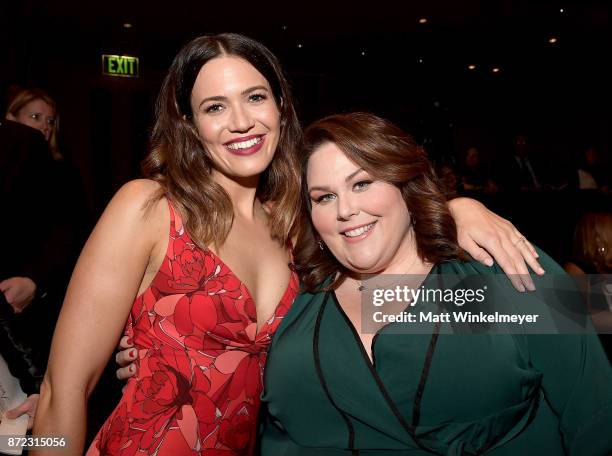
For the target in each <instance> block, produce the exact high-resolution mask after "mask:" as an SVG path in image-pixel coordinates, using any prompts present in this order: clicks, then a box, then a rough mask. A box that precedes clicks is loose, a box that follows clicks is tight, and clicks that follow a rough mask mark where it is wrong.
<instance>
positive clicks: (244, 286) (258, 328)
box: [205, 247, 295, 339]
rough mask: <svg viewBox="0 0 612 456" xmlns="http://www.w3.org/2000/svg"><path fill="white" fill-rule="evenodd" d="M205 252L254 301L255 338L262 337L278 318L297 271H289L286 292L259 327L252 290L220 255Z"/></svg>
mask: <svg viewBox="0 0 612 456" xmlns="http://www.w3.org/2000/svg"><path fill="white" fill-rule="evenodd" d="M205 251H206V252H208V253H210V254H211V255H212V256H213V257H214V258H216V259H217V261H218V262H219V264H220V265H222V267H225V268H226V269H227V271H228V273H229V274H231V275H232V276H233V277H234V278H235V279H236V280H237V281H238V282H239V283H240V288H241V289H243V290H244V291H245V292H246V294H247V295H248V297H249V298H250V299H251V300H252V301H253V305H254V306H255V322H254V323H255V336H254V339H257V337H258V336H260V334H261V332H262V329H263V328H264V327H265V326H266V325H267V324H268V322H269V321H270V320H272V319H273V318H274V317H275V316H276V311H277V310H278V308H279V306H280V305H281V304H282V303H283V302H284V301H285V299H286V298H287V294H288V293H289V291H290V290H291V285H292V282H293V281H294V275H295V271H292V270H291V269H289V281H288V282H287V286H286V287H285V291H284V292H283V294H282V295H281V297H280V300H279V301H278V303H276V306H274V310H273V311H272V314H271V315H270V316H268V317H267V318H266V319H264V321H263V322H262V324H261V326H259V321H258V320H257V302H256V301H255V299H254V298H253V295H252V294H251V290H249V287H248V286H247V284H246V283H245V282H243V281H242V280H241V279H240V277H238V275H237V274H236V273H235V272H234V271H233V270H232V268H230V267H229V265H228V264H227V263H226V262H225V261H223V259H222V258H221V257H220V256H219V255H217V254H216V253H215V252H214V251H213V250H212V249H210V248H208V247H206V248H205Z"/></svg>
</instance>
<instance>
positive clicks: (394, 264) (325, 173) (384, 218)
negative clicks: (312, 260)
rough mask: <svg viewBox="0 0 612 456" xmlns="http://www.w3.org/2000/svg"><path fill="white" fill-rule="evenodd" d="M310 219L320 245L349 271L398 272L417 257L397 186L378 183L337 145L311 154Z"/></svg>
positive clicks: (406, 214) (404, 205)
mask: <svg viewBox="0 0 612 456" xmlns="http://www.w3.org/2000/svg"><path fill="white" fill-rule="evenodd" d="M307 185H308V196H309V198H310V201H311V203H312V210H311V217H312V222H313V225H314V227H315V229H316V231H317V232H318V233H319V236H320V237H321V240H322V241H323V242H324V243H325V245H326V246H327V247H328V248H329V250H330V251H331V253H332V254H333V255H334V256H335V257H336V258H337V259H338V261H339V262H340V263H341V264H342V265H344V266H345V267H346V268H348V269H350V270H352V271H356V272H360V273H380V272H384V271H387V272H391V271H393V272H398V271H399V270H400V269H401V265H403V264H405V262H406V261H407V259H409V258H414V257H415V255H416V244H415V241H414V235H413V230H412V225H411V221H410V213H409V212H408V208H407V207H406V203H405V202H404V199H403V198H402V194H401V192H400V190H399V188H397V187H396V186H395V185H392V184H389V183H386V182H383V181H380V180H374V179H373V178H372V177H371V176H370V175H369V174H368V173H367V172H366V171H365V170H363V169H362V168H360V167H359V166H358V165H356V164H355V163H354V162H352V161H350V160H349V159H348V158H347V157H346V155H345V154H344V153H343V152H342V151H341V150H340V149H339V148H338V146H337V145H336V144H334V143H330V142H327V143H324V144H322V145H321V146H320V147H318V148H317V149H316V150H315V151H314V152H313V153H312V155H311V157H310V159H309V161H308V168H307Z"/></svg>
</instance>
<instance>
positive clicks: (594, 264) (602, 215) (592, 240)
mask: <svg viewBox="0 0 612 456" xmlns="http://www.w3.org/2000/svg"><path fill="white" fill-rule="evenodd" d="M573 254H574V258H575V259H576V260H578V261H579V262H580V264H579V265H588V266H590V267H591V268H592V269H593V270H595V271H597V273H598V274H610V273H612V213H610V212H588V213H586V214H585V215H583V216H582V218H581V219H580V220H579V221H578V223H577V224H576V230H575V232H574V244H573Z"/></svg>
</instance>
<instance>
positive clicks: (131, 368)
mask: <svg viewBox="0 0 612 456" xmlns="http://www.w3.org/2000/svg"><path fill="white" fill-rule="evenodd" d="M130 372H131V373H132V374H133V373H134V365H133V364H132V365H131V366H130Z"/></svg>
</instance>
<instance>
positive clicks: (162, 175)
mask: <svg viewBox="0 0 612 456" xmlns="http://www.w3.org/2000/svg"><path fill="white" fill-rule="evenodd" d="M226 55H230V56H236V57H240V58H242V59H244V60H246V61H247V62H249V63H250V64H251V65H253V66H254V67H255V68H256V69H257V71H259V72H260V73H261V74H262V75H263V76H264V77H265V78H266V80H267V81H268V83H269V84H270V87H271V89H272V93H273V95H274V99H275V101H276V104H277V107H278V109H279V112H280V135H279V141H278V146H277V148H276V152H275V154H274V158H273V159H272V162H271V163H270V165H269V166H268V168H267V169H266V170H265V171H264V173H263V174H262V175H261V177H260V179H259V183H258V188H257V198H258V199H259V200H260V202H261V203H262V204H266V207H268V208H269V209H270V211H269V226H270V230H271V234H272V236H273V237H274V238H275V239H277V240H278V241H279V242H281V243H283V244H285V243H286V242H287V241H288V240H289V239H290V238H291V236H293V235H294V234H295V233H294V231H295V227H296V219H297V217H298V215H299V192H298V191H297V189H298V188H299V171H298V164H297V158H296V157H297V155H296V150H295V149H296V147H298V145H299V144H300V141H301V137H302V130H301V127H300V124H299V121H298V119H297V115H296V112H295V108H294V105H293V98H292V95H291V90H290V86H289V83H288V81H287V79H286V78H285V76H284V74H283V70H282V68H281V66H280V63H279V62H278V60H277V59H276V57H275V56H274V55H273V54H272V53H271V52H270V51H269V50H268V49H267V48H266V47H265V46H263V45H262V44H261V43H259V42H257V41H255V40H253V39H251V38H247V37H245V36H242V35H238V34H232V33H223V34H219V35H207V36H200V37H198V38H196V39H194V40H192V41H191V42H189V43H188V44H186V45H185V46H184V47H183V48H182V49H181V50H180V51H179V53H178V55H177V56H176V57H175V59H174V61H173V62H172V65H171V66H170V69H169V71H168V75H167V76H166V78H165V79H164V82H163V84H162V87H161V90H160V93H159V96H158V99H157V104H156V121H155V125H154V127H153V132H152V136H151V142H152V148H151V152H150V154H149V155H148V156H147V158H146V159H145V160H144V162H143V165H142V170H143V174H144V176H145V177H148V178H149V179H153V180H155V181H157V182H158V183H159V184H160V185H161V189H160V191H159V192H158V193H157V194H156V195H155V197H154V198H153V199H152V200H151V202H154V201H158V200H159V199H160V198H162V197H164V196H167V197H168V198H170V199H171V200H172V202H173V203H174V204H175V206H176V207H177V209H178V210H179V212H180V213H181V215H182V216H183V219H184V220H185V225H186V227H187V230H188V231H189V234H190V235H191V236H192V238H193V240H194V241H195V242H196V243H198V244H199V245H200V246H201V247H206V246H208V245H210V244H211V243H212V244H213V245H215V246H219V245H221V244H223V242H224V241H225V239H226V238H227V235H228V234H229V231H230V229H231V226H232V223H233V218H234V213H233V207H232V202H231V200H230V197H229V195H228V194H227V192H226V191H225V190H224V189H223V187H221V185H219V184H217V183H216V182H214V181H213V179H212V174H211V171H212V165H213V162H212V160H211V158H210V156H209V153H208V152H207V151H206V149H205V148H204V147H203V145H202V143H201V141H200V138H199V136H198V133H197V130H196V128H195V126H194V124H193V113H192V110H191V102H190V99H191V91H192V89H193V86H194V83H195V80H196V78H197V76H198V73H199V72H200V69H201V68H202V66H203V65H205V64H206V63H207V62H208V61H210V60H212V59H214V58H217V57H220V56H226Z"/></svg>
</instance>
